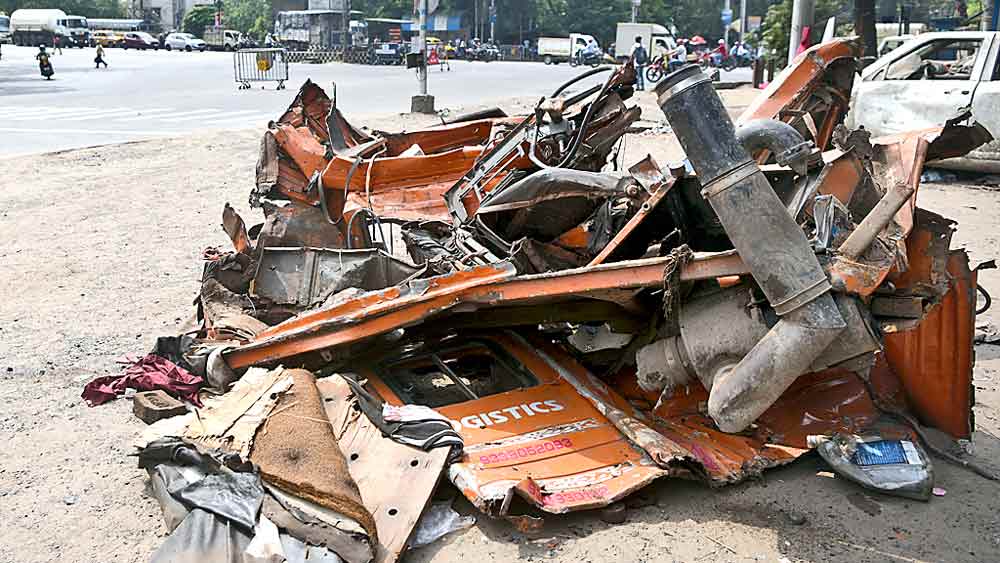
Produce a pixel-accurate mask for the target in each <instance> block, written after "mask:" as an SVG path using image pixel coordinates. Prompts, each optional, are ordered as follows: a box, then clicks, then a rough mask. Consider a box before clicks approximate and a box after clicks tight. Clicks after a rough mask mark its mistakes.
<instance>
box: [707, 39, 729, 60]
mask: <svg viewBox="0 0 1000 563" xmlns="http://www.w3.org/2000/svg"><path fill="white" fill-rule="evenodd" d="M711 56H712V64H713V65H714V66H722V61H724V60H726V58H727V57H729V48H728V47H726V40H725V39H719V46H718V47H716V48H715V49H712V52H711Z"/></svg>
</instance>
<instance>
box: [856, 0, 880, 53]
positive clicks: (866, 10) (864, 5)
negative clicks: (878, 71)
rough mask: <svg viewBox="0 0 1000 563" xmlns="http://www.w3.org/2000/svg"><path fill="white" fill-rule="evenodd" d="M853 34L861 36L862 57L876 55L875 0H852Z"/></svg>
mask: <svg viewBox="0 0 1000 563" xmlns="http://www.w3.org/2000/svg"><path fill="white" fill-rule="evenodd" d="M854 35H857V36H858V37H860V38H861V42H862V44H863V47H862V48H863V51H862V56H863V57H866V58H867V57H871V60H873V61H874V60H875V59H876V58H877V57H878V53H877V50H878V39H877V38H876V35H875V0H854Z"/></svg>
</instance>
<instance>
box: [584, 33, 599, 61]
mask: <svg viewBox="0 0 1000 563" xmlns="http://www.w3.org/2000/svg"><path fill="white" fill-rule="evenodd" d="M600 56H601V46H600V45H598V44H597V41H596V40H595V39H594V38H593V37H591V38H590V40H589V41H587V45H586V46H585V47H584V48H583V49H580V64H587V60H588V59H593V58H594V57H600Z"/></svg>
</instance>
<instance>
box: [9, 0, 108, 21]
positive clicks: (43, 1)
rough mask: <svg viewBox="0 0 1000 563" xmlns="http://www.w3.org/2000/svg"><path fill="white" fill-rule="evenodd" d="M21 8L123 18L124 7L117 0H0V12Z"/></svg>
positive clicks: (74, 14)
mask: <svg viewBox="0 0 1000 563" xmlns="http://www.w3.org/2000/svg"><path fill="white" fill-rule="evenodd" d="M21 8H43V9H45V8H47V9H53V10H62V11H64V12H66V13H67V14H68V15H71V16H83V17H85V18H123V17H125V7H124V6H123V3H122V2H121V1H119V0H0V12H7V15H10V14H12V13H13V12H14V10H18V9H21Z"/></svg>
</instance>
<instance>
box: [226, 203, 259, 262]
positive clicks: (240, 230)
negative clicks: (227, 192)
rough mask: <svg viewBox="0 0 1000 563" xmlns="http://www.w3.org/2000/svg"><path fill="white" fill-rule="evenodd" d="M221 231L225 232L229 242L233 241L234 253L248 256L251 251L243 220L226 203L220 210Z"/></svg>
mask: <svg viewBox="0 0 1000 563" xmlns="http://www.w3.org/2000/svg"><path fill="white" fill-rule="evenodd" d="M222 230H224V231H226V234H227V235H229V240H231V241H233V248H234V249H236V252H239V253H242V254H249V253H250V252H251V251H252V250H253V248H252V247H251V245H250V237H248V236H247V227H246V224H245V223H243V218H242V217H240V214H239V213H237V212H236V210H235V209H233V208H232V206H231V205H229V204H228V203H227V204H226V206H225V207H224V208H223V209H222Z"/></svg>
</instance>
